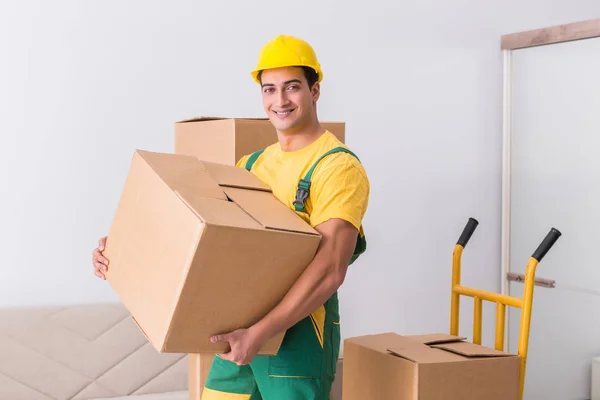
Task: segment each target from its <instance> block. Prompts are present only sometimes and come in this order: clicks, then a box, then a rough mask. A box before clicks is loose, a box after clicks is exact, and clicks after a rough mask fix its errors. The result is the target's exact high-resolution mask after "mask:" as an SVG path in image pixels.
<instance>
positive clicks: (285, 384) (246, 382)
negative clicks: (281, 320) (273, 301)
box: [202, 293, 340, 400]
mask: <svg viewBox="0 0 600 400" xmlns="http://www.w3.org/2000/svg"><path fill="white" fill-rule="evenodd" d="M339 348H340V325H339V310H338V299H337V293H336V294H334V295H333V296H332V297H331V298H330V299H329V300H328V301H327V302H326V303H325V305H324V306H323V307H322V308H320V309H319V310H318V311H317V312H316V313H314V314H312V315H311V316H310V317H307V318H305V319H303V320H302V321H300V322H299V323H297V324H296V325H294V326H293V327H291V328H290V329H289V330H288V331H287V332H286V335H285V338H284V340H283V343H282V345H281V348H280V350H279V352H278V354H277V355H276V356H257V357H255V358H254V360H253V361H252V362H251V363H250V365H245V366H241V367H240V366H237V365H236V364H234V363H231V362H229V361H225V360H222V359H221V358H219V357H218V356H217V357H215V360H214V362H213V366H212V367H211V370H210V372H209V375H208V379H207V382H206V388H207V389H206V392H205V394H204V395H203V396H205V395H206V393H209V395H208V396H207V398H206V399H205V397H202V400H221V399H222V400H238V399H239V400H281V399H284V400H330V392H331V386H332V383H333V380H334V378H335V372H336V365H337V359H338V355H339Z"/></svg>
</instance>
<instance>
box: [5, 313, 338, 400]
mask: <svg viewBox="0 0 600 400" xmlns="http://www.w3.org/2000/svg"><path fill="white" fill-rule="evenodd" d="M340 364H341V363H340ZM339 368H340V369H339V370H338V377H341V365H339ZM187 372H188V357H187V356H186V355H184V354H161V353H158V352H157V351H156V350H155V349H154V348H153V347H152V346H151V345H150V344H149V343H148V341H147V340H146V339H145V337H144V336H143V334H142V333H141V332H140V331H139V329H138V328H137V327H136V326H135V324H134V323H133V321H132V320H131V317H130V315H129V314H128V312H127V310H126V309H125V308H124V307H123V306H122V305H121V304H120V303H101V304H82V305H69V306H64V307H58V306H56V307H15V308H5V309H0V399H2V400H9V399H10V400H101V399H102V400H105V399H110V400H125V399H127V400H187V399H188V397H189V396H188V391H187V388H188V374H187ZM340 386H341V380H340V379H338V380H337V381H336V383H335V389H334V392H335V393H334V397H333V400H340V399H341V395H340V392H341V387H340ZM267 400H269V399H267Z"/></svg>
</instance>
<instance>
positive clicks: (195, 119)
mask: <svg viewBox="0 0 600 400" xmlns="http://www.w3.org/2000/svg"><path fill="white" fill-rule="evenodd" d="M224 119H231V118H227V117H208V116H207V117H193V118H188V119H182V120H181V121H177V122H176V124H180V123H186V122H199V121H219V120H224Z"/></svg>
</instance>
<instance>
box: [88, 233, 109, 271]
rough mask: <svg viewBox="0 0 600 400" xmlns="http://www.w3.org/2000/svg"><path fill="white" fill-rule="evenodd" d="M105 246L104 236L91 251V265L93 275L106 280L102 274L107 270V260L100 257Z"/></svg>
mask: <svg viewBox="0 0 600 400" xmlns="http://www.w3.org/2000/svg"><path fill="white" fill-rule="evenodd" d="M105 246H106V236H105V237H103V238H101V239H100V240H99V241H98V247H96V248H95V249H94V251H92V265H93V266H94V275H96V276H97V277H98V278H102V279H104V280H106V276H104V273H105V272H106V270H107V268H108V260H107V259H106V257H104V256H103V255H102V252H103V251H104V247H105Z"/></svg>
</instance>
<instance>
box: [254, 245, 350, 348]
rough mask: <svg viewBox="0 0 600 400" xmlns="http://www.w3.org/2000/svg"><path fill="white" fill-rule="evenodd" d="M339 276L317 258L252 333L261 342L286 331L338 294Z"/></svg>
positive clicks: (341, 273) (330, 264)
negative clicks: (261, 337) (257, 333)
mask: <svg viewBox="0 0 600 400" xmlns="http://www.w3.org/2000/svg"><path fill="white" fill-rule="evenodd" d="M343 276H344V271H341V268H340V267H337V266H336V264H335V263H334V262H332V261H331V260H329V259H328V257H326V256H324V255H323V254H321V255H320V256H319V254H317V256H316V257H315V258H314V260H313V262H311V264H310V265H309V266H308V267H307V268H306V270H304V272H303V273H302V275H301V276H300V278H298V280H297V281H296V282H295V283H294V285H293V286H292V288H291V289H290V290H289V291H288V293H287V294H286V296H285V297H284V298H283V300H282V301H281V302H280V303H279V304H278V305H277V306H276V307H275V308H274V309H273V310H272V311H271V312H270V313H269V314H267V315H266V316H265V317H264V318H263V319H262V320H261V321H260V322H258V323H257V324H256V325H254V326H253V327H252V329H254V330H256V331H258V332H259V335H260V336H263V337H264V338H265V339H269V338H270V337H272V336H273V335H275V334H277V333H278V332H282V331H284V330H287V329H288V328H290V327H291V326H293V325H294V324H296V323H297V322H299V321H301V320H302V319H304V318H306V317H307V316H309V315H310V314H311V313H313V312H314V311H316V310H317V309H318V308H319V307H320V306H321V305H323V304H324V303H325V302H326V301H327V300H328V299H329V298H330V297H331V296H332V295H333V294H334V293H335V291H336V290H338V288H339V287H340V285H341V284H342V281H343Z"/></svg>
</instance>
